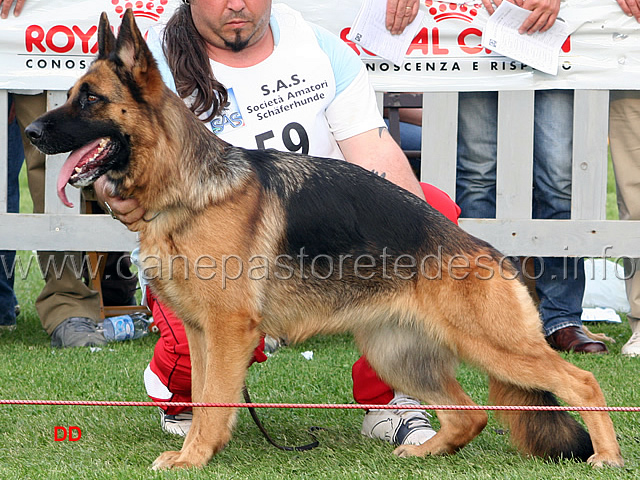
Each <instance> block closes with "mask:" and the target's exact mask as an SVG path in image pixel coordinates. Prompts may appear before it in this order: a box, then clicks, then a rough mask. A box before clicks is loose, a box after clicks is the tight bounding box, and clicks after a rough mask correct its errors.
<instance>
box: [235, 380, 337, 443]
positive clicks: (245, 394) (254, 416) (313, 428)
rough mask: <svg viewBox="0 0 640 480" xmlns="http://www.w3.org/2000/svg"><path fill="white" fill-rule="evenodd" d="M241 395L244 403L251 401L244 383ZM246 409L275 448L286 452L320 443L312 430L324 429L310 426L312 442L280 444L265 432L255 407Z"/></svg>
mask: <svg viewBox="0 0 640 480" xmlns="http://www.w3.org/2000/svg"><path fill="white" fill-rule="evenodd" d="M242 395H243V396H244V401H245V402H246V403H253V402H252V401H251V397H250V396H249V390H247V386H246V385H245V386H244V387H243V388H242ZM247 409H248V410H249V413H250V414H251V418H253V421H254V422H255V423H256V426H257V427H258V430H260V431H261V432H262V435H264V438H266V439H267V442H269V443H270V444H271V445H273V446H274V447H276V448H278V449H280V450H284V451H287V452H304V451H307V450H312V449H314V448H316V447H317V446H318V445H320V442H319V441H318V439H317V438H316V436H315V435H314V434H313V433H312V432H315V431H317V430H324V428H322V427H311V428H309V431H308V433H309V435H310V436H311V438H313V442H311V443H307V444H306V445H299V446H296V447H289V446H287V445H280V444H279V443H278V442H276V441H275V440H274V439H273V438H271V436H270V435H269V432H267V430H266V429H265V428H264V426H263V425H262V422H261V421H260V419H259V418H258V414H257V413H256V409H255V408H253V407H247Z"/></svg>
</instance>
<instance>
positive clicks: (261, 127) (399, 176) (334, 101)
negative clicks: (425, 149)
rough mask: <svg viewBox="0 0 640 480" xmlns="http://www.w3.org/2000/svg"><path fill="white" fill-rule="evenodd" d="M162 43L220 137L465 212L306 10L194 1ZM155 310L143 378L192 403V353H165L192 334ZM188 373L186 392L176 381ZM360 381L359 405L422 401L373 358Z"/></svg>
mask: <svg viewBox="0 0 640 480" xmlns="http://www.w3.org/2000/svg"><path fill="white" fill-rule="evenodd" d="M400 3H402V10H403V11H405V12H406V15H407V16H415V13H416V12H414V11H413V10H414V7H417V2H415V1H414V0H411V1H410V3H411V5H412V6H409V5H407V2H406V1H404V0H400V1H399V2H398V4H400ZM415 10H417V8H416V9H415ZM161 37H162V39H160V38H154V35H153V32H152V33H151V34H150V36H149V40H148V42H149V46H150V47H151V50H152V51H153V53H154V56H155V57H156V60H158V62H159V64H160V69H161V71H162V72H163V77H164V80H165V82H166V83H167V84H168V85H169V86H170V87H171V88H172V89H173V90H174V91H176V92H177V93H178V95H179V96H180V97H182V98H183V99H185V102H186V103H187V105H189V107H190V108H191V110H192V111H194V112H195V113H196V114H197V115H199V116H200V118H201V119H202V120H203V121H204V122H205V123H206V124H207V126H208V127H209V128H210V129H211V130H212V131H213V132H214V133H216V134H217V135H218V136H220V138H222V139H224V140H226V141H228V142H229V143H231V144H233V145H236V146H242V147H245V148H276V149H278V150H282V151H292V152H300V153H308V154H310V155H315V156H321V157H331V158H335V159H337V160H347V161H348V162H351V163H355V164H357V165H360V166H362V167H364V168H366V169H368V170H371V171H374V172H376V173H378V174H379V175H381V176H383V177H385V178H387V179H388V180H390V181H392V182H394V183H396V184H398V185H400V186H401V187H403V188H405V189H407V190H408V191H410V192H412V193H414V194H415V195H418V196H419V197H421V198H424V195H423V188H424V189H425V191H426V192H427V196H428V197H429V198H428V200H429V202H430V203H431V204H432V205H433V206H434V207H436V208H438V209H439V210H441V211H445V214H447V216H448V217H449V218H450V219H452V220H454V221H455V220H456V219H457V215H458V213H459V210H458V209H457V207H456V205H455V204H454V203H453V202H452V201H451V200H450V199H449V198H448V197H446V195H444V194H443V193H442V192H440V191H437V190H433V189H430V188H429V186H423V187H422V188H421V186H420V184H419V183H418V181H417V179H416V178H415V176H414V175H413V172H412V170H411V168H410V166H409V163H408V161H407V158H406V157H405V155H404V154H403V152H402V150H401V149H400V148H399V146H398V145H397V144H396V143H395V141H394V140H393V139H392V137H391V136H390V135H389V133H388V131H387V130H386V127H385V123H384V121H383V119H382V116H381V115H380V113H379V111H378V107H377V104H376V99H375V93H374V91H373V89H372V88H371V85H370V84H369V80H368V77H367V73H366V70H365V68H364V66H363V64H362V62H361V61H360V60H359V58H358V57H357V56H356V55H355V54H354V53H353V51H352V50H351V49H350V48H349V47H348V46H347V45H346V44H344V42H342V41H341V40H340V39H339V38H337V37H336V36H335V35H333V34H330V33H329V32H327V31H326V30H324V29H322V28H319V27H317V26H314V25H311V24H309V23H307V22H305V21H304V19H303V18H302V16H301V15H300V14H299V13H298V12H296V11H294V10H292V9H291V8H289V7H287V6H285V5H276V6H274V7H273V8H272V6H271V0H245V1H242V0H185V1H184V3H183V5H181V6H180V7H179V8H178V9H177V11H176V12H175V13H174V15H173V16H172V18H171V19H170V20H169V22H168V24H167V26H166V29H165V30H164V32H162V33H161ZM225 87H226V88H225ZM105 187H106V185H105V180H104V179H101V180H99V181H98V182H97V183H96V192H97V194H98V197H99V198H100V199H101V200H103V201H104V200H106V201H107V202H108V204H109V205H110V206H111V209H112V210H113V212H114V213H115V214H116V215H117V217H118V219H119V220H121V221H122V222H123V223H125V224H127V225H130V224H132V223H134V222H136V221H138V220H140V219H141V218H142V216H143V214H144V212H143V211H142V210H141V208H140V207H139V205H138V204H137V202H136V201H135V200H132V199H128V200H123V199H119V198H115V197H111V196H110V195H109V194H108V193H109V191H108V188H105ZM398 214H399V215H401V214H402V212H398ZM151 306H152V309H153V313H154V318H156V322H158V320H161V323H162V322H164V323H163V325H164V324H166V327H167V328H166V329H165V330H166V332H162V331H161V335H162V337H161V340H160V341H159V342H158V345H157V346H156V350H155V353H154V359H153V360H152V362H151V365H150V368H147V371H146V372H145V384H146V386H147V391H148V393H149V395H150V396H151V397H152V398H156V399H159V400H165V401H166V400H167V399H170V400H173V401H184V400H185V398H184V397H185V396H186V397H189V394H190V383H189V380H190V363H189V362H190V361H189V357H188V353H187V354H186V355H182V356H180V358H177V357H178V356H176V355H171V354H167V351H172V352H175V351H182V352H184V347H186V336H184V334H183V333H182V334H180V331H181V330H182V325H181V323H180V322H179V321H178V319H177V318H175V315H173V314H172V312H171V311H169V310H168V309H167V308H166V307H165V306H162V305H161V304H160V302H158V301H157V300H154V301H153V302H152V305H151ZM161 330H162V329H161ZM176 332H177V333H176ZM164 333H166V335H165V334H164ZM169 343H171V345H169ZM177 346H179V347H180V348H177ZM259 353H261V352H259ZM169 355H170V357H169ZM256 357H258V355H256ZM165 370H166V371H165ZM178 374H181V377H182V378H183V382H182V385H177V384H176V383H177V382H176V380H175V379H176V378H177V377H178V376H180V375H178ZM353 380H354V397H355V399H356V401H358V402H360V403H376V404H386V403H392V404H394V405H398V406H399V407H400V406H401V405H416V404H417V401H416V400H415V399H412V398H409V397H407V396H405V395H402V394H401V393H399V392H393V391H392V390H391V389H390V387H388V386H387V385H385V384H384V383H383V382H382V381H381V380H380V379H378V378H377V376H376V374H375V372H373V371H372V370H371V367H369V365H368V363H367V362H366V360H365V359H364V358H363V359H360V360H359V361H358V362H357V363H356V365H354V369H353ZM171 382H173V384H171ZM185 387H186V388H185ZM186 400H189V398H187V399H186ZM165 413H166V414H165V415H164V416H163V428H164V429H165V430H166V431H170V432H172V433H186V432H185V430H186V429H187V428H188V427H189V416H188V415H180V414H181V413H182V412H181V411H180V409H169V410H167V411H166V412H165ZM362 433H363V434H364V435H367V436H370V437H377V438H382V439H384V440H387V441H389V442H391V443H396V444H401V443H407V444H408V443H413V444H421V443H424V442H425V441H427V440H428V439H429V438H431V437H432V436H433V435H435V432H434V431H433V429H432V428H431V426H430V424H429V421H428V419H427V417H426V416H425V414H424V413H422V412H420V411H416V410H407V409H404V410H403V409H398V410H372V411H369V412H368V413H367V414H366V416H365V420H364V423H363V428H362Z"/></svg>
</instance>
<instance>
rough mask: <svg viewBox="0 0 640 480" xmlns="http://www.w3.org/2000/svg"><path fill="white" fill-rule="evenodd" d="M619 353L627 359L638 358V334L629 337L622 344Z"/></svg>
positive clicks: (639, 337)
mask: <svg viewBox="0 0 640 480" xmlns="http://www.w3.org/2000/svg"><path fill="white" fill-rule="evenodd" d="M620 353H622V355H627V356H628V357H638V356H640V332H636V333H634V334H633V335H631V338H630V339H629V340H628V341H627V343H625V344H624V346H623V347H622V350H621V351H620Z"/></svg>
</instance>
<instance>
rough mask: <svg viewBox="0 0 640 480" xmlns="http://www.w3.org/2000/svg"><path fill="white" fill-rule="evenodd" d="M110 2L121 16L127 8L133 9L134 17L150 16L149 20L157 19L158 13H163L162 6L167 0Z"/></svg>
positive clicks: (118, 0) (119, 0)
mask: <svg viewBox="0 0 640 480" xmlns="http://www.w3.org/2000/svg"><path fill="white" fill-rule="evenodd" d="M111 3H112V4H113V5H114V6H115V7H116V9H115V10H116V13H117V14H118V15H120V17H122V16H123V15H124V11H125V10H126V9H127V8H130V9H131V10H133V16H134V17H144V18H150V19H151V20H154V21H156V22H157V21H158V19H159V18H160V15H162V14H163V13H164V7H165V5H166V4H167V3H169V0H155V1H149V0H147V1H146V2H144V1H142V0H138V1H137V2H126V1H121V0H111Z"/></svg>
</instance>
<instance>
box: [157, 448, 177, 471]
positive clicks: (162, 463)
mask: <svg viewBox="0 0 640 480" xmlns="http://www.w3.org/2000/svg"><path fill="white" fill-rule="evenodd" d="M179 456H180V452H177V451H168V452H164V453H163V454H162V455H160V456H159V457H158V458H156V459H155V460H154V461H153V463H152V464H151V469H152V470H168V469H170V468H174V467H177V466H178V465H177V464H176V460H177V459H178V457H179Z"/></svg>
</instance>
